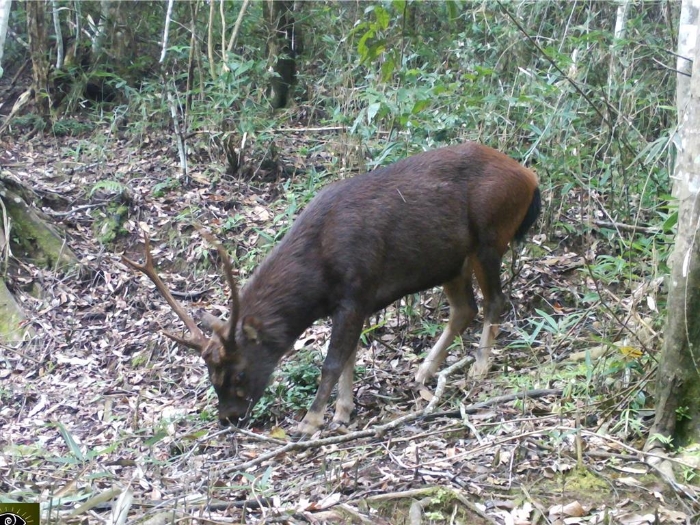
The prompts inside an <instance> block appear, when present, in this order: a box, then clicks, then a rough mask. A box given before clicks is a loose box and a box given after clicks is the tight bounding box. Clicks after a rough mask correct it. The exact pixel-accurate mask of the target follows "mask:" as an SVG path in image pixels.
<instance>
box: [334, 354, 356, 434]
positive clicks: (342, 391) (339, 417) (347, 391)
mask: <svg viewBox="0 0 700 525" xmlns="http://www.w3.org/2000/svg"><path fill="white" fill-rule="evenodd" d="M356 357H357V347H356V348H355V351H354V352H353V353H352V355H351V356H350V358H349V359H348V362H347V363H345V368H343V371H342V372H341V374H340V379H338V399H336V401H335V414H333V423H336V424H338V425H347V424H348V423H350V415H351V414H352V411H353V409H354V408H355V403H354V401H353V392H352V387H353V375H354V373H355V358H356Z"/></svg>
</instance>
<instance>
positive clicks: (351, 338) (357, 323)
mask: <svg viewBox="0 0 700 525" xmlns="http://www.w3.org/2000/svg"><path fill="white" fill-rule="evenodd" d="M364 320H365V316H364V315H362V314H360V313H359V312H358V311H356V310H354V309H347V310H341V311H339V312H337V313H336V314H335V315H333V320H332V323H333V329H332V331H331V342H330V345H329V346H328V355H327V356H326V359H325V361H324V362H323V369H322V370H321V383H320V384H319V387H318V391H317V392H316V397H315V398H314V402H313V403H312V404H311V408H310V409H309V411H308V412H307V413H306V415H305V416H304V419H302V420H301V422H300V423H299V425H298V427H297V432H298V433H300V434H304V435H307V436H308V435H311V434H313V433H314V432H316V431H317V430H318V429H319V428H321V425H322V424H323V414H324V412H325V411H326V404H327V403H328V398H330V396H331V392H332V391H333V387H334V386H335V385H336V383H337V382H338V378H339V377H340V375H341V373H343V376H344V377H343V384H342V385H341V386H340V387H339V388H340V391H339V396H338V397H339V399H338V402H339V403H340V401H341V399H342V401H343V402H342V403H340V405H339V406H340V407H344V408H340V413H338V411H336V417H341V418H343V419H346V420H347V421H349V419H350V412H352V405H353V403H352V367H354V362H355V358H354V356H355V352H356V350H357V343H358V341H359V339H360V334H361V333H362V325H363V324H364ZM351 358H352V359H351ZM349 361H352V362H351V365H352V367H350V372H345V370H346V368H347V367H349V366H350V365H348V362H349ZM348 397H349V400H348ZM348 407H349V410H348Z"/></svg>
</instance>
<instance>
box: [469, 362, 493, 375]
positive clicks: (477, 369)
mask: <svg viewBox="0 0 700 525" xmlns="http://www.w3.org/2000/svg"><path fill="white" fill-rule="evenodd" d="M490 369H491V362H490V361H489V360H484V361H475V362H474V364H473V365H472V367H471V368H470V369H469V373H468V374H467V375H468V377H469V379H485V378H486V376H487V375H489V370H490Z"/></svg>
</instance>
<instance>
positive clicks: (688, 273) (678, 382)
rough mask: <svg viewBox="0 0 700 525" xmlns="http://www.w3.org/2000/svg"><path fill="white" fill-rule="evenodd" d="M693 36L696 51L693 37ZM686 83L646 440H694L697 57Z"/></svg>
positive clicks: (699, 425)
mask: <svg viewBox="0 0 700 525" xmlns="http://www.w3.org/2000/svg"><path fill="white" fill-rule="evenodd" d="M698 29H700V24H697V22H696V25H695V28H694V31H695V35H697V37H700V34H699V33H700V32H699V31H698ZM695 42H696V47H695V56H696V57H698V56H700V55H698V47H697V42H698V39H697V38H696V40H695ZM688 87H689V96H688V97H687V102H684V106H685V111H683V112H682V115H683V117H682V118H681V121H680V126H679V135H680V151H679V156H678V162H677V166H676V177H675V178H676V195H677V196H678V204H679V207H678V232H677V234H676V243H675V247H674V251H673V254H672V256H671V279H670V283H669V294H668V319H667V324H666V329H665V330H664V345H663V350H662V353H661V358H660V361H659V370H658V376H657V394H656V418H655V421H654V426H653V429H652V432H651V438H652V440H653V437H654V436H655V435H657V434H658V435H661V436H663V437H664V438H673V439H674V440H675V442H676V444H680V445H684V444H688V443H692V442H699V441H700V403H698V400H700V227H699V225H700V165H699V164H698V162H697V159H698V158H700V60H695V61H694V63H693V68H692V77H691V81H690V83H689V84H688ZM681 100H682V98H681V97H679V102H681ZM679 109H680V108H679Z"/></svg>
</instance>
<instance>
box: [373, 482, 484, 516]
mask: <svg viewBox="0 0 700 525" xmlns="http://www.w3.org/2000/svg"><path fill="white" fill-rule="evenodd" d="M440 492H447V493H448V494H449V495H450V496H452V497H453V498H455V499H456V500H458V501H459V502H460V503H462V504H463V505H464V506H465V507H467V508H468V509H469V510H471V511H472V512H474V513H475V514H478V515H479V517H481V518H482V519H484V520H486V521H488V522H489V523H493V524H494V525H497V524H498V522H496V521H495V520H494V519H493V518H491V517H490V516H489V515H488V514H486V512H484V511H483V510H481V509H480V508H479V507H478V506H477V505H476V504H475V503H473V502H472V501H471V500H470V499H469V498H468V497H467V496H466V495H464V493H463V492H462V491H461V490H459V489H455V488H454V487H450V486H446V485H437V486H433V487H424V488H421V489H411V490H404V491H400V492H388V493H386V494H375V495H374V496H367V497H366V498H364V499H365V501H366V502H367V503H372V502H382V501H390V500H395V499H404V498H418V497H420V496H423V498H422V499H421V500H420V502H421V503H422V505H421V507H425V506H427V504H428V503H430V502H429V501H428V502H427V503H424V501H425V500H426V499H430V497H431V496H432V497H434V496H436V495H438V494H439V493H440Z"/></svg>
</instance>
